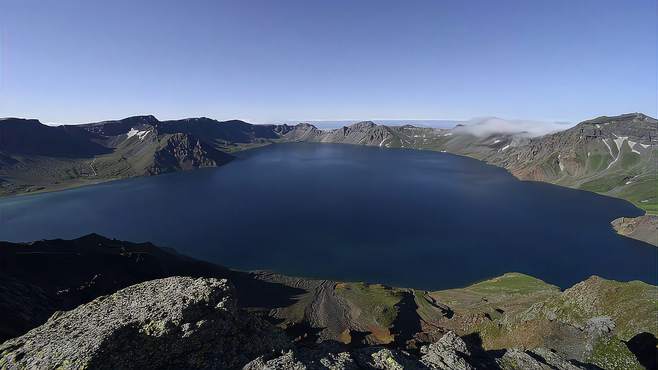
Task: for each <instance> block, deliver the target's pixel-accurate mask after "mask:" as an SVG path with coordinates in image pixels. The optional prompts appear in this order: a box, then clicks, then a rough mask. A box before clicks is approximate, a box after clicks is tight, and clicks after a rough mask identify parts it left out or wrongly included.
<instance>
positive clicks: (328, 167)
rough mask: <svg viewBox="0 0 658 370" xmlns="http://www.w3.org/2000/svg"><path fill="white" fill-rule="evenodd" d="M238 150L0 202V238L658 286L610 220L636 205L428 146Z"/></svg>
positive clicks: (314, 269)
mask: <svg viewBox="0 0 658 370" xmlns="http://www.w3.org/2000/svg"><path fill="white" fill-rule="evenodd" d="M237 156H238V158H237V159H236V160H234V161H232V162H230V163H229V164H227V165H225V166H222V167H219V168H206V169H201V170H195V171H189V172H178V173H171V174H166V175H160V176H153V177H140V178H132V179H127V180H120V181H114V182H109V183H104V184H99V185H94V186H88V187H82V188H76V189H70V190H65V191H60V192H53V193H43V194H34V195H26V196H14V197H8V198H2V199H0V218H1V220H0V221H1V222H0V239H2V240H8V241H30V240H37V239H51V238H75V237H79V236H82V235H85V234H88V233H98V234H101V235H104V236H107V237H111V238H116V239H121V240H128V241H133V242H144V241H150V242H153V243H154V244H156V245H159V246H163V247H172V248H175V249H176V250H177V251H178V252H180V253H183V254H186V255H189V256H192V257H195V258H198V259H203V260H207V261H210V262H214V263H217V264H221V265H224V266H227V267H231V268H236V269H242V270H254V269H265V270H271V271H275V272H279V273H283V274H287V275H294V276H306V277H316V278H326V279H333V280H347V281H367V282H379V283H385V284H388V285H395V286H403V287H413V288H420V289H428V290H429V289H432V290H434V289H442V288H449V287H457V286H463V285H466V284H469V283H472V282H475V281H478V280H482V279H486V278H489V277H492V276H497V275H500V274H503V273H505V272H522V273H526V274H530V275H533V276H536V277H538V278H541V279H543V280H545V281H547V282H549V283H552V284H556V285H559V286H560V287H563V288H565V287H568V286H570V285H571V284H574V283H576V282H578V281H581V280H583V279H585V278H587V277H589V276H591V275H599V276H602V277H605V278H609V279H618V280H624V281H626V280H633V279H638V280H643V281H645V282H648V283H651V284H656V283H657V282H658V281H657V280H658V278H657V276H656V275H657V271H658V248H655V247H653V246H651V245H649V244H645V243H642V242H639V241H636V240H633V239H629V238H625V237H622V236H619V235H617V234H616V233H615V232H614V230H613V229H612V228H611V226H610V221H612V220H613V219H615V218H618V217H622V216H625V217H633V216H639V215H641V214H642V213H643V212H642V211H641V210H639V209H637V208H636V207H635V206H633V205H632V204H630V203H628V202H626V201H623V200H619V199H614V198H610V197H605V196H601V195H597V194H594V193H590V192H585V191H579V190H573V189H567V188H563V187H558V186H554V185H550V184H545V183H537V182H524V181H519V180H517V179H516V178H514V177H513V176H512V175H510V174H509V173H508V172H506V171H505V170H504V169H501V168H497V167H494V166H490V165H487V164H485V163H483V162H480V161H477V160H474V159H470V158H465V157H459V156H454V155H450V154H445V153H437V152H430V151H417V150H404V149H399V150H394V149H380V148H374V147H363V146H354V145H340V144H303V143H295V144H275V145H270V146H267V147H262V148H258V149H253V150H248V151H244V152H240V153H237Z"/></svg>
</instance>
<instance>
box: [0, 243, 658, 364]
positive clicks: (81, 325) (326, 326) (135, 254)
mask: <svg viewBox="0 0 658 370" xmlns="http://www.w3.org/2000/svg"><path fill="white" fill-rule="evenodd" d="M1 247H2V248H0V266H1V267H2V269H1V270H0V271H1V272H0V314H1V315H2V317H3V318H4V319H3V320H2V321H1V322H0V332H1V333H2V336H3V338H2V339H4V340H6V342H5V343H4V344H2V345H0V353H2V358H3V360H1V361H4V362H0V363H1V364H2V366H4V367H5V368H32V367H35V366H36V367H57V366H58V365H59V366H61V367H62V368H79V367H81V366H82V367H84V366H91V365H90V364H93V365H94V366H93V367H103V366H106V367H109V368H112V367H113V368H116V366H119V367H126V368H131V367H139V368H163V367H167V366H165V365H163V364H179V365H180V366H184V367H190V368H225V367H240V366H244V365H246V364H247V363H249V365H247V368H250V369H265V368H300V369H303V368H311V369H313V368H338V369H340V368H345V369H349V368H377V369H379V368H386V369H389V368H421V369H424V368H430V369H470V368H483V367H484V368H538V369H544V368H545V369H549V368H558V369H574V368H592V367H593V366H598V367H600V368H604V369H632V368H637V369H641V368H643V367H647V368H651V366H655V354H656V339H655V336H656V334H658V332H657V329H656V325H655V324H656V322H655V318H656V315H658V300H657V298H656V297H658V287H656V286H653V285H649V284H645V283H642V282H638V281H633V282H616V281H611V280H605V279H602V278H599V277H595V276H593V277H591V278H589V279H587V280H585V281H583V282H581V283H579V284H576V285H574V286H573V287H571V288H569V289H566V290H564V291H560V289H559V288H557V287H555V286H553V285H550V284H548V283H545V282H543V281H541V280H538V279H535V278H533V277H530V276H527V275H523V274H519V273H509V274H505V275H503V276H500V277H497V278H493V279H490V280H486V281H483V282H480V283H477V284H473V285H471V286H468V287H464V288H457V289H450V290H443V291H422V290H417V289H413V288H400V287H389V286H384V285H379V284H365V283H352V282H334V281H327V280H312V279H304V278H297V277H288V276H283V275H278V274H272V273H269V272H264V271H263V272H239V271H233V270H229V269H226V268H223V267H221V266H216V265H212V264H209V263H205V262H201V261H196V260H194V259H191V258H188V257H185V256H182V255H179V254H176V253H175V252H174V251H172V250H166V249H161V248H158V247H156V246H154V245H152V244H149V243H145V244H134V243H129V242H124V241H119V240H112V239H106V238H103V237H101V236H98V235H89V236H86V237H83V238H80V239H75V240H46V241H37V242H33V243H27V244H15V243H3V244H2V245H1ZM55 270H56V271H55ZM175 276H191V277H192V278H197V280H192V278H174V277H175ZM199 278H203V279H199ZM226 278H227V279H228V281H229V283H227V282H226V281H225V280H221V279H226ZM153 279H164V280H153ZM214 279H218V280H214ZM134 284H140V285H134ZM230 333H235V334H230ZM284 334H285V335H284ZM227 337H230V338H231V340H233V339H235V341H236V342H231V341H229V340H228V339H227ZM11 338H14V339H11ZM78 342H79V343H78ZM76 343H78V344H76ZM199 343H205V345H199ZM209 343H214V344H213V345H212V346H211V345H209ZM122 348H123V349H129V350H130V351H131V353H133V355H131V358H135V360H134V362H131V364H136V365H135V366H132V365H131V364H127V363H125V362H121V361H125V358H126V357H125V356H119V355H117V353H119V352H120V353H125V350H123V349H122ZM154 356H155V357H157V359H156V358H155V357H154ZM64 359H68V362H67V361H64ZM651 361H654V362H651ZM124 365H125V366H124ZM137 365H140V366H137ZM142 365H143V366H142ZM0 367H1V366H0Z"/></svg>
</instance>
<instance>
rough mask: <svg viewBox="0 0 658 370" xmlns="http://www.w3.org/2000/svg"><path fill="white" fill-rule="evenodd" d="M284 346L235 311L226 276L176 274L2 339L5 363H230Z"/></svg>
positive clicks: (281, 338) (0, 362) (258, 322)
mask: <svg viewBox="0 0 658 370" xmlns="http://www.w3.org/2000/svg"><path fill="white" fill-rule="evenodd" d="M287 345H288V343H287V340H286V337H285V335H284V334H283V333H282V332H281V331H280V330H278V329H276V328H274V327H273V326H271V325H270V324H269V323H267V322H266V321H264V320H262V319H260V318H258V317H256V316H254V315H250V314H247V313H243V312H242V311H240V310H238V309H237V306H236V301H235V298H234V292H233V288H232V287H231V285H230V284H229V283H228V281H227V280H217V279H206V278H199V279H192V278H187V277H172V278H166V279H159V280H153V281H148V282H145V283H141V284H138V285H134V286H131V287H128V288H125V289H122V290H120V291H118V292H116V293H114V294H112V295H109V296H103V297H99V298H97V299H95V300H93V301H92V302H90V303H87V304H84V305H82V306H80V307H78V308H76V309H74V310H72V311H68V312H58V313H55V314H54V315H53V316H52V317H51V318H50V319H49V320H48V321H47V322H46V323H45V324H44V325H42V326H40V327H38V328H36V329H34V330H31V331H30V332H28V333H27V334H25V335H23V336H21V337H18V338H15V339H12V340H9V341H7V342H5V343H4V344H2V345H0V368H2V369H5V368H6V369H51V368H57V369H83V368H88V369H163V368H171V369H226V368H236V367H239V366H242V365H243V364H245V363H246V362H248V361H249V360H250V359H253V358H254V357H257V356H259V355H263V354H265V353H268V352H271V351H274V350H282V349H284V348H286V347H287Z"/></svg>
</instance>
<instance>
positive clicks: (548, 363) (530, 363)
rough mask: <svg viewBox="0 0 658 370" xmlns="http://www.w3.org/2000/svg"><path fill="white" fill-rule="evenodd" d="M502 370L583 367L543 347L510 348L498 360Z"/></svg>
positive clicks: (559, 369) (572, 368) (553, 369)
mask: <svg viewBox="0 0 658 370" xmlns="http://www.w3.org/2000/svg"><path fill="white" fill-rule="evenodd" d="M498 364H499V366H500V367H501V368H502V369H504V370H508V369H509V370H512V369H519V370H556V369H557V370H579V369H584V368H582V367H579V366H576V365H574V364H572V363H570V362H569V361H567V360H565V359H563V358H562V357H560V356H559V355H557V354H556V353H554V352H551V351H550V350H547V349H544V348H538V349H535V350H533V351H525V352H524V351H522V350H520V349H516V348H515V349H510V350H507V351H506V352H505V354H504V355H503V357H502V358H500V359H499V360H498Z"/></svg>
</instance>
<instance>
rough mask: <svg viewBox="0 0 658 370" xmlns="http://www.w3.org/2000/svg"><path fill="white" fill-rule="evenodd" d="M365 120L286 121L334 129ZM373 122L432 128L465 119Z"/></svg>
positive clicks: (450, 124)
mask: <svg viewBox="0 0 658 370" xmlns="http://www.w3.org/2000/svg"><path fill="white" fill-rule="evenodd" d="M363 121H364V120H334V121H331V120H327V121H314V120H302V121H286V122H285V123H286V124H289V125H294V124H296V123H298V122H303V123H308V124H311V125H313V126H315V127H317V128H319V129H321V130H332V129H336V128H341V127H344V126H351V125H353V124H355V123H358V122H363ZM370 121H372V122H373V123H376V124H378V125H386V126H405V125H412V126H416V127H430V128H453V127H455V126H457V125H458V124H461V123H464V122H465V121H459V120H442V119H429V120H421V119H408V120H403V119H383V120H382V119H375V120H370Z"/></svg>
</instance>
